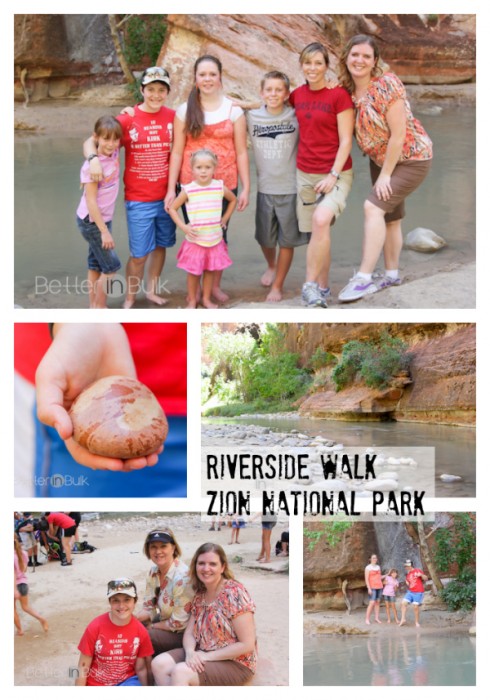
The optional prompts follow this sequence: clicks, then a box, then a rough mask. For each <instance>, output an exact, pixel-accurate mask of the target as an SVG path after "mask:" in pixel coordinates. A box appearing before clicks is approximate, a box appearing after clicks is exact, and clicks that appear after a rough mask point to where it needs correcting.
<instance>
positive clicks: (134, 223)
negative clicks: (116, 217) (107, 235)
mask: <svg viewBox="0 0 490 700" xmlns="http://www.w3.org/2000/svg"><path fill="white" fill-rule="evenodd" d="M125 205H126V219H127V222H128V235H129V252H130V253H131V257H132V258H144V257H145V255H148V254H149V253H151V252H152V250H155V248H171V247H172V246H173V245H175V224H174V222H173V221H172V219H171V218H170V216H169V214H167V212H166V211H165V207H164V205H163V199H159V200H158V201H156V202H130V201H127V200H126V202H125Z"/></svg>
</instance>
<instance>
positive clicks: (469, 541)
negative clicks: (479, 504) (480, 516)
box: [434, 513, 476, 610]
mask: <svg viewBox="0 0 490 700" xmlns="http://www.w3.org/2000/svg"><path fill="white" fill-rule="evenodd" d="M453 519H454V524H453V527H452V528H451V529H448V528H441V529H440V530H437V532H436V533H435V539H436V552H435V556H434V560H435V563H436V566H437V568H438V569H439V571H443V572H449V571H450V570H452V569H453V568H456V570H457V574H456V577H455V578H454V580H452V581H450V582H449V583H448V584H447V586H445V588H444V590H443V591H441V598H442V599H443V600H444V602H445V603H446V605H447V606H448V608H449V609H450V610H471V609H472V608H474V607H475V605H476V569H475V557H476V526H475V522H474V520H473V518H472V517H471V516H470V514H469V513H455V514H454V516H453Z"/></svg>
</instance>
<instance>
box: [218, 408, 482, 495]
mask: <svg viewBox="0 0 490 700" xmlns="http://www.w3.org/2000/svg"><path fill="white" fill-rule="evenodd" d="M206 421H207V422H213V423H214V422H219V419H216V418H214V419H212V420H211V419H205V422H206ZM223 422H226V423H232V422H245V423H254V424H255V425H264V426H267V427H269V428H271V429H272V430H278V431H284V432H289V431H291V430H293V429H296V430H299V431H300V432H301V433H306V434H307V435H310V436H312V437H314V436H317V435H320V436H321V437H324V438H328V439H331V440H335V441H336V442H341V443H342V444H343V445H345V446H346V447H356V446H357V445H370V446H372V447H383V446H385V447H409V446H413V447H417V446H419V447H435V455H436V497H438V498H449V497H458V498H463V497H471V498H474V497H475V494H476V469H475V454H476V453H475V430H474V428H460V427H455V426H452V425H432V424H430V423H401V422H396V421H391V422H388V423H385V422H372V421H366V422H361V421H359V422H350V421H349V422H345V421H333V420H328V421H327V420H321V419H312V418H305V417H299V418H294V419H289V418H273V417H272V418H271V417H269V416H268V417H267V418H262V419H261V418H257V417H255V416H254V418H253V419H250V418H246V417H244V418H243V419H235V420H234V421H232V420H231V419H228V418H227V419H226V420H223ZM441 474H454V475H456V476H461V477H462V479H461V481H455V482H452V483H444V482H442V481H440V479H438V478H437V477H438V476H440V475H441Z"/></svg>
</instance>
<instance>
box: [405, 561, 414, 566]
mask: <svg viewBox="0 0 490 700" xmlns="http://www.w3.org/2000/svg"><path fill="white" fill-rule="evenodd" d="M403 566H413V562H412V560H411V559H405V563H404V565H403Z"/></svg>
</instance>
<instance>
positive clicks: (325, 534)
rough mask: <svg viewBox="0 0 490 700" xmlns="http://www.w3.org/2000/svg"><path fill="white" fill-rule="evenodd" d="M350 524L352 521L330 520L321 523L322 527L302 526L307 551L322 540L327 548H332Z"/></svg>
mask: <svg viewBox="0 0 490 700" xmlns="http://www.w3.org/2000/svg"><path fill="white" fill-rule="evenodd" d="M352 525H353V523H351V522H348V521H346V520H332V521H327V522H324V523H322V527H321V528H319V529H315V530H312V529H310V528H308V527H304V528H303V535H304V537H305V538H306V539H307V541H308V551H309V552H311V551H312V550H313V549H314V548H315V546H316V545H317V544H318V542H321V541H322V540H324V541H325V544H326V545H327V546H328V547H329V548H331V549H333V548H334V547H336V546H337V545H338V544H339V542H340V541H341V540H342V535H343V534H344V532H345V531H346V530H348V529H349V528H351V527H352Z"/></svg>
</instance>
